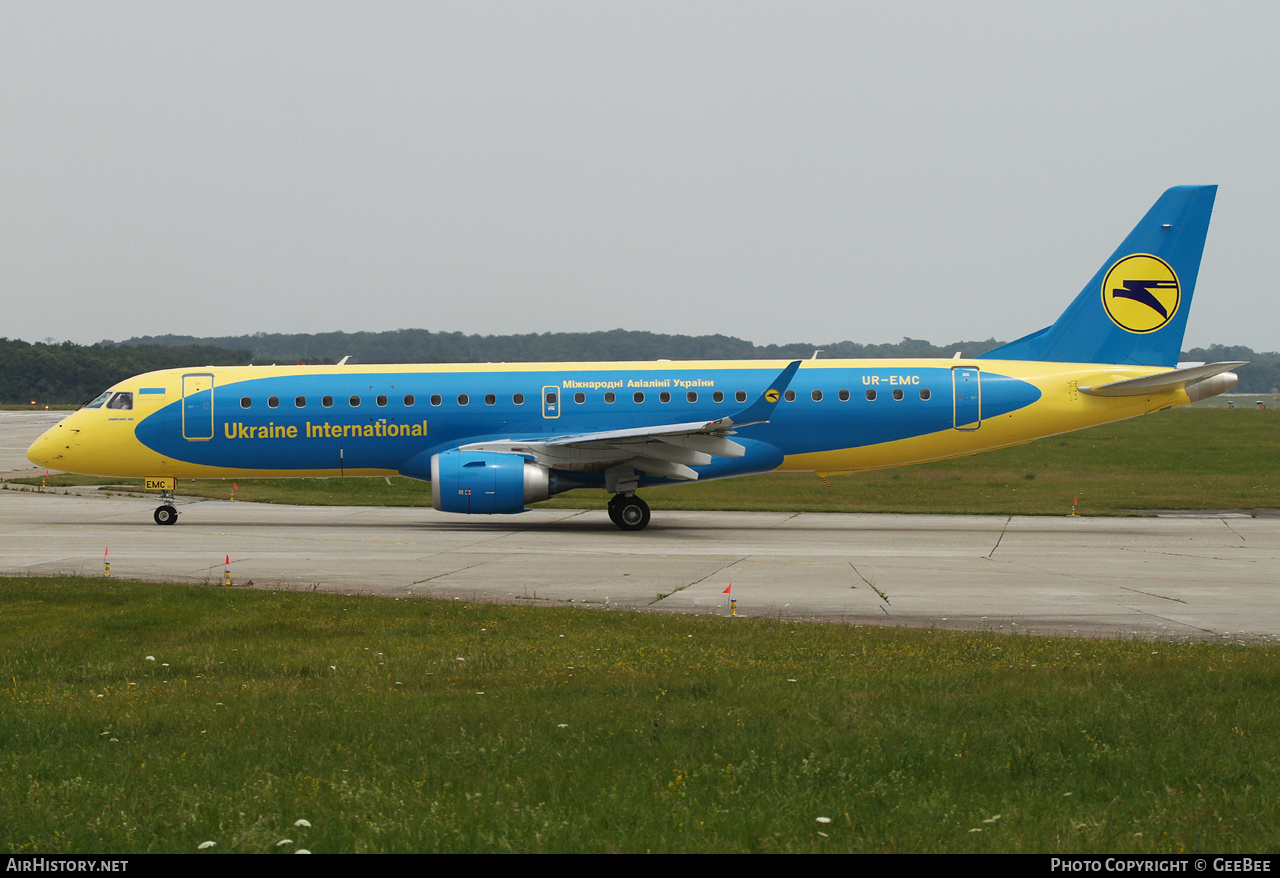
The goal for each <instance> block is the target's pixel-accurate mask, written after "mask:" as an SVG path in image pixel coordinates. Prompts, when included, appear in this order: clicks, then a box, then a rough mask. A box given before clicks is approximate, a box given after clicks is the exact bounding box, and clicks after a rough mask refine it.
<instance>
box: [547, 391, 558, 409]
mask: <svg viewBox="0 0 1280 878" xmlns="http://www.w3.org/2000/svg"><path fill="white" fill-rule="evenodd" d="M555 404H556V394H555V391H554V390H553V391H552V392H551V393H548V394H547V405H555Z"/></svg>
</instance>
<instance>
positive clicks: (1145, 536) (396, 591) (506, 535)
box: [0, 418, 1280, 640]
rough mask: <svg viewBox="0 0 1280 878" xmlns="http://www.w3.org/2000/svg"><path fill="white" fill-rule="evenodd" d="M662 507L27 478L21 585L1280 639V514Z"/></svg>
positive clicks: (4, 536)
mask: <svg viewBox="0 0 1280 878" xmlns="http://www.w3.org/2000/svg"><path fill="white" fill-rule="evenodd" d="M3 420H6V419H5V418H0V421H3ZM33 429H34V425H33ZM34 432H36V433H38V432H39V430H38V429H34ZM14 435H15V433H14V431H12V430H10V431H6V430H4V429H3V428H0V440H4V439H6V438H9V440H10V441H12V437H13V436H14ZM24 447H25V446H24ZM10 456H11V455H10ZM0 459H2V458H0ZM654 496H655V497H656V498H658V499H659V503H658V507H659V508H658V509H656V510H655V512H654V518H653V523H652V524H651V525H650V526H649V528H648V529H646V530H645V531H643V532H641V533H638V534H631V533H623V532H621V531H619V530H618V529H617V528H615V527H614V526H613V525H612V524H611V523H610V522H609V520H608V518H607V517H606V515H605V513H604V511H603V510H593V511H578V510H552V509H540V510H534V511H530V512H526V513H524V514H522V515H516V516H467V517H462V516H454V515H447V514H442V513H437V512H435V511H433V510H430V509H403V508H373V507H291V506H268V505H261V504H250V503H238V502H230V501H192V502H188V503H185V504H181V505H180V509H181V515H180V517H179V519H178V523H177V524H176V525H174V526H172V527H158V526H156V525H155V524H153V523H152V521H151V510H152V508H153V507H154V506H155V505H156V501H155V499H154V498H150V497H123V496H117V495H109V494H101V495H98V494H96V493H95V492H87V493H85V494H80V495H77V494H64V493H61V492H55V491H46V492H43V493H41V492H37V491H34V490H19V489H18V488H17V486H14V485H10V486H9V490H7V491H3V492H0V573H3V574H7V575H15V574H16V575H30V574H36V575H45V574H70V573H76V574H86V575H91V576H100V575H102V572H103V553H104V551H105V550H106V549H107V548H109V549H110V553H111V554H110V558H111V574H112V576H113V577H138V578H144V579H154V580H172V581H177V582H191V583H211V584H214V583H217V582H219V581H220V580H221V578H222V571H223V561H224V558H225V556H227V555H230V556H231V566H232V575H233V578H234V581H235V583H236V584H239V585H244V584H247V583H248V582H249V581H252V582H253V584H254V585H256V586H259V587H271V588H281V587H283V588H303V589H312V588H315V589H321V590H326V591H328V590H334V591H344V592H361V593H373V594H388V595H402V596H403V595H424V596H432V597H438V598H446V599H463V600H473V599H479V600H498V601H515V602H522V603H524V602H527V603H532V604H539V605H573V606H590V607H609V608H616V609H650V610H662V611H673V612H693V613H712V614H725V615H727V613H728V597H727V596H726V595H725V594H724V591H725V589H726V588H727V587H729V585H730V583H732V595H733V596H734V597H735V598H737V601H738V612H739V613H740V614H742V615H746V616H757V617H759V616H769V617H785V618H797V619H823V620H831V621H844V622H866V623H877V624H885V623H888V624H901V625H924V626H936V627H978V628H985V629H991V630H1005V631H1040V632H1059V633H1077V634H1084V635H1108V636H1115V635H1125V636H1133V635H1137V636H1142V637H1165V636H1167V637H1175V638H1202V637H1211V638H1227V637H1230V638H1233V639H1241V640H1272V639H1276V638H1280V563H1278V562H1280V518H1274V517H1260V518H1252V517H1250V516H1247V515H1238V514H1207V513H1206V514H1204V515H1200V516H1188V515H1178V516H1171V517H1160V518H1124V519H1120V518H1083V517H1079V518H1075V517H1052V518H1051V517H1017V516H1015V517H1012V518H1009V517H1004V516H999V517H997V516H940V515H910V516H907V515H832V514H792V513H726V512H672V511H665V510H662V509H661V503H660V492H654ZM180 499H181V498H180Z"/></svg>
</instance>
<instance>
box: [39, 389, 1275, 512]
mask: <svg viewBox="0 0 1280 878" xmlns="http://www.w3.org/2000/svg"><path fill="white" fill-rule="evenodd" d="M1278 462H1280V412H1277V411H1276V410H1275V409H1267V410H1265V411H1259V410H1256V409H1253V408H1246V407H1243V406H1242V407H1241V408H1237V409H1235V410H1227V409H1219V408H1208V407H1206V408H1184V409H1175V410H1173V411H1168V412H1162V413H1160V414H1155V415H1149V416H1147V417H1143V418H1136V419H1134V420H1129V421H1121V422H1119V423H1116V424H1108V425H1104V426H1101V427H1095V428H1093V429H1090V430H1082V431H1080V432H1078V433H1070V434H1067V435H1064V436H1058V437H1052V438H1049V439H1042V440H1039V441H1037V442H1032V443H1030V444H1028V445H1022V446H1018V447H1016V448H1009V449H1005V450H1002V451H993V452H988V453H986V454H980V455H975V456H972V457H965V458H958V459H955V460H950V461H943V462H939V463H933V464H925V465H921V466H914V467H903V468H900V469H893V470H882V471H878V472H870V473H860V474H856V475H846V476H834V477H831V478H830V479H829V480H828V482H829V484H824V483H823V482H822V481H821V480H819V479H818V478H817V477H816V476H814V475H811V474H806V475H799V474H775V475H767V476H753V477H747V478H741V479H727V480H723V481H716V482H706V483H701V484H690V485H687V486H683V485H682V486H671V487H664V488H654V489H650V490H647V491H645V492H643V496H644V497H645V499H646V500H647V501H648V502H649V504H650V505H651V506H652V507H653V508H654V509H655V510H661V509H716V510H781V511H792V512H798V511H815V512H937V513H984V514H1005V515H1011V514H1019V515H1066V514H1069V513H1070V512H1071V506H1072V502H1073V501H1078V507H1077V514H1080V515H1127V514H1133V513H1134V511H1138V512H1141V511H1142V510H1149V509H1274V508H1280V478H1277V470H1278V469H1280V467H1277V463H1278ZM25 481H26V483H28V484H30V483H31V480H25ZM85 481H90V482H95V481H96V482H97V483H99V484H103V483H110V482H112V481H119V480H111V479H100V480H85V479H82V478H79V477H71V476H56V477H54V478H53V479H51V480H50V485H54V486H56V485H60V484H79V483H84V482H85ZM390 482H391V484H390V485H388V484H387V482H386V481H384V480H383V479H379V478H373V479H292V480H290V479H276V480H271V479H262V480H249V479H241V480H238V484H239V490H238V491H237V492H236V498H237V499H240V500H251V501H253V500H256V501H263V502H277V503H295V504H303V505H317V504H319V505H334V504H336V505H380V506H429V505H430V503H431V488H430V485H427V484H425V483H422V482H415V481H413V480H411V479H402V478H392V479H391V480H390ZM36 483H37V484H38V480H36ZM231 489H232V482H230V481H218V480H209V481H196V482H182V483H180V484H179V493H180V494H186V495H196V496H204V497H217V498H227V497H229V496H230V494H231ZM607 499H608V497H607V495H606V494H605V493H604V492H603V491H570V492H568V493H566V494H562V495H559V496H556V497H553V498H551V499H550V500H548V501H545V502H544V503H543V504H541V505H544V506H550V507H562V508H564V507H571V508H595V507H603V506H604V505H605V502H606V500H607Z"/></svg>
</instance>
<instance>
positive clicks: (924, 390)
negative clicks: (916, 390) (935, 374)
mask: <svg viewBox="0 0 1280 878" xmlns="http://www.w3.org/2000/svg"><path fill="white" fill-rule="evenodd" d="M930 396H931V394H930V393H929V388H927V387H921V388H920V398H921V399H928V398H929V397H930Z"/></svg>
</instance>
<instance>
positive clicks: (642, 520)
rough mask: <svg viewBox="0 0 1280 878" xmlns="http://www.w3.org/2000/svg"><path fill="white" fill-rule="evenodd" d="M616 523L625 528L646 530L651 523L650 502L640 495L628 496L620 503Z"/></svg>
mask: <svg viewBox="0 0 1280 878" xmlns="http://www.w3.org/2000/svg"><path fill="white" fill-rule="evenodd" d="M614 524H616V525H618V527H620V528H622V529H623V530H633V531H634V530H644V529H645V528H646V527H647V526H648V525H649V504H648V503H646V502H644V501H643V500H641V499H640V498H639V497H636V496H634V495H633V496H631V497H626V498H624V499H623V500H621V501H620V502H619V503H618V511H617V517H616V518H614Z"/></svg>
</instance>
